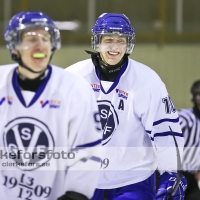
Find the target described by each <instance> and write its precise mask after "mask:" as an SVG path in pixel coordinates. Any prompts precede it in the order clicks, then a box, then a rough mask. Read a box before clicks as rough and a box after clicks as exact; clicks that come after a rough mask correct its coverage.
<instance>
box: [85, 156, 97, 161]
mask: <svg viewBox="0 0 200 200" xmlns="http://www.w3.org/2000/svg"><path fill="white" fill-rule="evenodd" d="M88 160H93V161H95V162H101V158H99V157H96V156H92V157H91V158H82V159H81V161H82V162H87V161H88Z"/></svg>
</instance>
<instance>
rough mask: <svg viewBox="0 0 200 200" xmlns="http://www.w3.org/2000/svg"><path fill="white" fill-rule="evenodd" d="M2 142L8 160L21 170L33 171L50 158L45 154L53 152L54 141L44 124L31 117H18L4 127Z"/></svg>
mask: <svg viewBox="0 0 200 200" xmlns="http://www.w3.org/2000/svg"><path fill="white" fill-rule="evenodd" d="M3 141H4V147H5V150H6V153H7V154H8V155H9V157H8V158H9V159H11V160H12V161H14V163H16V166H17V167H18V168H20V169H21V170H34V169H36V168H38V167H40V166H42V165H44V164H45V163H47V162H48V161H49V160H50V159H51V157H50V156H47V155H46V154H45V153H46V152H49V151H51V152H54V146H55V143H54V139H53V136H52V134H51V132H50V130H49V128H48V126H47V125H46V124H44V123H43V122H41V121H39V120H38V119H35V118H31V117H20V118H16V119H14V120H12V121H10V122H9V123H8V124H7V125H6V126H5V127H4V134H3Z"/></svg>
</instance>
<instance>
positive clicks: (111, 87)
mask: <svg viewBox="0 0 200 200" xmlns="http://www.w3.org/2000/svg"><path fill="white" fill-rule="evenodd" d="M127 66H128V59H126V61H125V62H124V64H123V66H122V68H121V70H120V72H119V74H118V76H117V78H116V79H115V81H114V82H113V84H112V85H111V86H110V88H109V90H108V91H107V92H105V90H104V88H103V86H102V84H101V79H100V73H99V71H97V70H95V71H96V75H97V77H98V79H99V84H100V89H101V91H102V92H103V93H104V94H109V93H110V92H111V91H112V90H113V89H114V88H115V87H116V86H117V85H118V83H119V80H120V78H121V76H122V75H123V74H124V72H125V71H126V68H127Z"/></svg>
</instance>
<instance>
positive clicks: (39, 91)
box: [12, 65, 52, 108]
mask: <svg viewBox="0 0 200 200" xmlns="http://www.w3.org/2000/svg"><path fill="white" fill-rule="evenodd" d="M51 73H52V67H51V66H50V65H48V74H47V76H46V77H45V78H44V80H43V82H42V84H41V85H40V86H39V88H38V89H37V91H36V93H35V95H34V97H33V99H32V100H31V102H30V103H29V105H28V106H27V105H26V103H25V100H24V97H23V95H22V93H21V89H20V87H19V83H18V78H17V67H16V68H15V70H14V73H13V77H12V85H13V88H14V91H15V93H16V95H17V97H18V99H19V101H20V102H21V103H22V105H23V106H24V107H26V108H28V107H30V106H32V105H33V104H34V103H35V102H36V101H37V100H38V98H39V97H40V95H41V94H42V92H43V91H44V89H45V87H46V85H47V82H48V80H49V79H50V77H51Z"/></svg>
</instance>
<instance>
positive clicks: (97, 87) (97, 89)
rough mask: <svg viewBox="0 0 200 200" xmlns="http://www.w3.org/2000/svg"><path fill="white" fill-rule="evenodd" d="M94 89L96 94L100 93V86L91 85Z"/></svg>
mask: <svg viewBox="0 0 200 200" xmlns="http://www.w3.org/2000/svg"><path fill="white" fill-rule="evenodd" d="M91 86H92V89H93V90H94V92H99V91H100V85H98V84H91Z"/></svg>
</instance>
